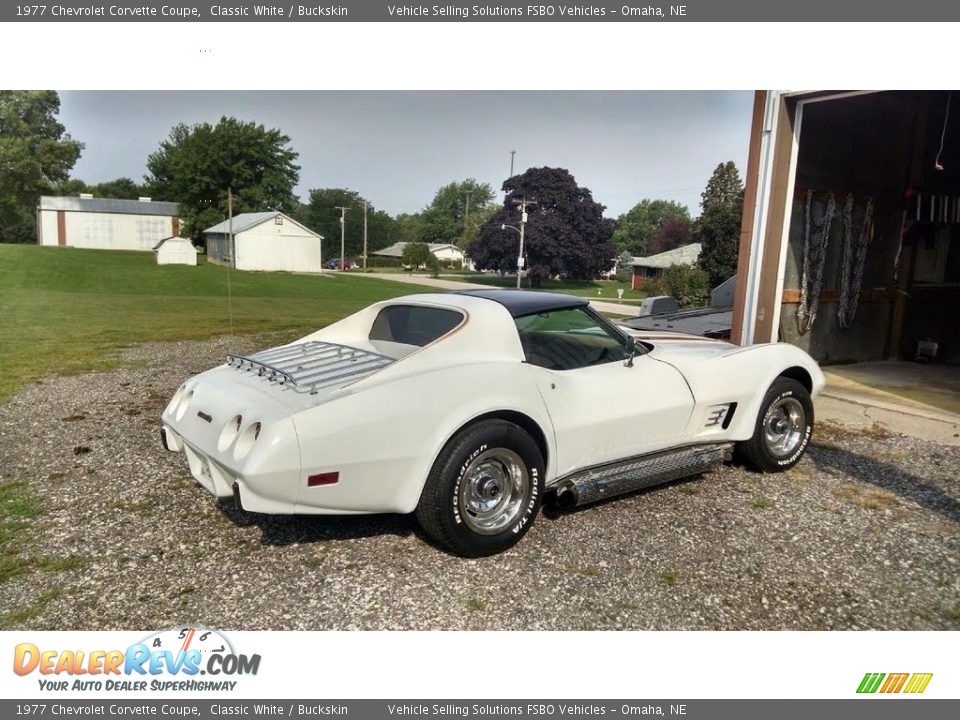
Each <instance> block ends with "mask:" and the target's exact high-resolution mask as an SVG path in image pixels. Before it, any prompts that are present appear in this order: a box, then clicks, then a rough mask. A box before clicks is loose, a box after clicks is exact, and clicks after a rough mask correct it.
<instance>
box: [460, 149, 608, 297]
mask: <svg viewBox="0 0 960 720" xmlns="http://www.w3.org/2000/svg"><path fill="white" fill-rule="evenodd" d="M503 189H504V190H505V191H506V192H507V197H506V201H505V203H504V207H503V208H501V209H500V210H498V211H497V212H496V213H494V214H493V215H492V216H491V218H490V219H489V220H488V221H487V222H486V224H484V226H483V229H482V230H481V231H480V235H479V236H478V237H477V239H476V240H474V241H473V242H472V243H470V245H469V247H468V249H467V250H468V252H467V254H468V255H469V256H470V257H471V258H472V259H473V261H474V262H475V263H476V265H477V267H478V268H479V269H481V270H482V269H491V270H501V271H505V272H515V271H516V268H517V250H518V247H519V243H518V240H519V238H518V237H517V233H516V232H515V231H514V230H512V229H511V228H509V227H506V228H504V227H503V226H504V225H513V226H516V225H517V223H519V221H520V218H519V216H518V209H517V207H516V204H515V201H516V200H519V199H520V198H526V199H528V200H536V203H537V204H536V205H531V206H529V207H528V219H527V224H526V227H525V244H524V254H525V255H526V268H527V274H528V277H529V278H530V284H531V286H532V287H539V286H540V283H541V281H542V280H543V278H548V277H550V276H552V275H563V276H565V277H568V278H572V279H579V280H589V279H591V278H593V277H595V276H596V275H597V273H599V272H600V271H601V270H606V269H607V268H609V267H610V265H611V258H613V255H614V252H613V246H612V245H611V243H610V236H611V235H612V234H613V230H614V228H615V227H616V222H615V221H614V220H612V219H609V218H604V217H603V211H604V209H605V208H604V206H603V205H601V204H600V203H598V202H595V201H594V199H593V196H592V195H591V194H590V190H588V189H587V188H585V187H580V186H579V185H577V181H576V180H575V179H574V177H573V175H571V174H570V172H569V171H568V170H565V169H563V168H550V167H542V168H530V169H529V170H527V171H526V172H525V173H523V174H522V175H516V176H514V177H512V178H509V179H508V180H507V181H506V182H505V183H504V184H503Z"/></svg>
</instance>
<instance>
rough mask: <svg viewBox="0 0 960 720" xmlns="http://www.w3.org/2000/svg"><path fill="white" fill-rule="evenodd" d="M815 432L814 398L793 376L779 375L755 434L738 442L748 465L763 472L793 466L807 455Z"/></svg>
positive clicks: (756, 426) (786, 468) (766, 398)
mask: <svg viewBox="0 0 960 720" xmlns="http://www.w3.org/2000/svg"><path fill="white" fill-rule="evenodd" d="M812 432H813V401H812V400H811V399H810V393H808V392H807V389H806V388H805V387H804V386H803V385H801V384H800V383H798V382H797V381H796V380H791V379H790V378H784V377H781V378H777V379H776V380H775V381H774V382H773V384H772V385H771V386H770V389H769V390H767V393H766V395H764V397H763V402H762V403H761V404H760V411H759V412H758V413H757V422H756V425H755V426H754V432H753V437H751V438H750V439H749V440H746V441H744V442H742V443H740V444H739V445H738V450H739V451H740V455H741V456H742V457H743V459H744V460H745V461H746V463H747V464H748V465H750V466H751V467H753V468H754V469H755V470H760V471H762V472H783V471H784V470H789V469H790V468H792V467H793V466H794V465H796V464H797V463H798V462H800V458H801V457H803V453H804V452H805V451H806V449H807V445H808V444H809V443H810V434H811V433H812Z"/></svg>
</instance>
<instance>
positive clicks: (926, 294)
mask: <svg viewBox="0 0 960 720" xmlns="http://www.w3.org/2000/svg"><path fill="white" fill-rule="evenodd" d="M788 237H789V244H788V248H787V252H786V262H785V267H784V282H783V294H782V305H781V314H780V320H781V322H780V334H781V337H782V339H784V340H786V341H788V342H791V343H794V344H796V345H799V346H801V347H803V348H805V349H806V350H808V351H809V352H810V353H811V355H813V357H815V358H816V359H817V360H819V361H820V362H822V363H825V364H829V363H847V362H857V361H870V360H885V359H901V360H917V359H919V360H922V361H928V362H934V363H947V364H960V322H958V317H960V239H958V238H960V96H958V95H957V94H956V93H954V92H951V91H916V92H914V91H909V92H899V91H896V92H879V93H865V94H855V95H852V96H847V97H837V98H832V97H831V98H825V99H823V100H819V101H817V102H808V103H806V104H805V105H804V106H803V110H802V118H801V125H800V135H799V147H798V151H797V160H796V175H795V180H794V192H793V196H792V214H791V220H790V226H789V235H788ZM818 291H819V303H817V302H816V298H817V297H818Z"/></svg>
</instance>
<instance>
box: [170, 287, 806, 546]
mask: <svg viewBox="0 0 960 720" xmlns="http://www.w3.org/2000/svg"><path fill="white" fill-rule="evenodd" d="M823 384H824V379H823V374H822V373H821V372H820V369H819V368H818V367H817V364H816V363H815V362H814V361H813V360H812V359H811V358H810V357H809V356H808V355H807V354H806V353H804V352H803V351H802V350H800V349H798V348H796V347H793V346H791V345H786V344H781V343H773V344H766V345H754V346H749V347H738V346H736V345H731V344H729V343H725V342H720V341H715V340H707V339H705V338H699V337H694V336H684V335H679V334H671V333H659V334H656V335H643V334H640V333H637V332H636V331H630V330H627V329H624V328H620V327H618V326H615V325H613V324H612V323H611V322H609V321H608V320H607V319H606V318H604V317H602V316H601V315H599V314H597V313H596V312H594V311H593V309H591V308H590V307H589V305H588V302H587V300H585V299H583V298H577V297H570V296H566V295H556V294H551V293H540V292H525V291H511V290H489V291H487V290H478V291H467V292H455V293H430V294H420V295H410V296H407V297H402V298H397V299H394V300H387V301H384V302H379V303H376V304H374V305H371V306H370V307H368V308H366V309H364V310H361V311H360V312H358V313H356V314H354V315H351V316H349V317H347V318H345V319H343V320H341V321H339V322H336V323H334V324H332V325H330V326H328V327H326V328H324V329H322V330H320V331H318V332H315V333H313V334H311V335H308V336H306V337H304V338H301V339H300V340H298V341H296V342H293V343H291V344H289V345H284V346H281V347H277V348H273V349H271V350H266V351H263V352H258V353H256V354H253V355H250V356H240V355H230V356H228V357H227V362H226V364H224V365H221V366H220V367H217V368H214V369H212V370H208V371H207V372H204V373H201V374H200V375H197V376H195V377H193V378H190V379H189V380H187V381H186V382H185V383H183V385H182V386H181V387H180V388H179V389H178V390H177V392H176V394H175V395H174V397H173V399H172V400H171V401H170V403H169V405H168V406H167V408H166V409H165V411H164V413H163V436H164V444H165V445H166V447H167V448H168V449H169V450H173V451H182V452H184V453H185V454H186V457H187V462H188V463H189V466H190V471H191V473H192V474H193V476H194V478H196V479H197V480H198V481H199V482H200V484H201V485H203V486H204V487H205V488H206V489H207V490H209V491H210V492H212V493H213V494H214V495H216V496H218V497H230V496H233V497H235V498H236V500H237V502H239V504H240V505H241V506H242V507H243V508H244V509H246V510H248V511H251V512H258V513H284V514H285V513H311V514H351V513H410V512H415V513H416V516H417V519H418V520H419V522H420V524H421V526H422V527H423V530H424V531H425V532H426V533H427V535H429V536H430V537H431V538H433V539H434V540H435V541H436V542H438V543H440V544H441V545H443V546H445V547H447V548H449V549H450V550H452V551H453V552H456V553H458V554H460V555H464V556H481V555H489V554H492V553H496V552H500V551H502V550H505V549H506V548H508V547H510V546H511V545H513V544H514V543H516V542H517V541H518V540H519V539H520V538H521V537H522V536H523V535H524V534H525V533H526V532H527V530H529V529H530V526H531V524H532V523H533V521H534V519H535V518H536V516H537V513H538V511H539V509H540V506H541V503H542V502H543V499H544V494H545V493H555V494H556V500H557V502H558V503H559V504H560V505H561V506H572V505H580V504H584V503H590V502H594V501H597V500H601V499H605V498H608V497H612V496H615V495H618V494H622V493H626V492H630V491H633V490H637V489H640V488H644V487H649V486H651V485H655V484H657V483H662V482H668V481H670V480H675V479H677V478H680V477H684V476H688V475H694V474H697V473H701V472H704V471H707V470H710V469H712V468H714V467H716V466H717V465H719V464H720V463H722V462H724V461H727V460H729V459H730V458H731V457H732V455H733V453H734V452H737V453H738V454H739V455H740V456H741V457H742V459H743V460H744V461H745V462H746V463H747V464H748V465H750V466H752V467H753V468H755V469H757V470H760V471H764V472H778V471H782V470H786V469H788V468H790V467H792V466H793V465H795V464H796V463H797V461H798V460H799V459H800V457H801V456H802V455H803V453H804V451H805V450H806V448H807V444H808V443H809V440H810V433H811V431H812V427H813V405H812V400H811V398H812V397H814V396H815V395H816V394H817V393H818V392H819V391H820V390H821V388H822V387H823Z"/></svg>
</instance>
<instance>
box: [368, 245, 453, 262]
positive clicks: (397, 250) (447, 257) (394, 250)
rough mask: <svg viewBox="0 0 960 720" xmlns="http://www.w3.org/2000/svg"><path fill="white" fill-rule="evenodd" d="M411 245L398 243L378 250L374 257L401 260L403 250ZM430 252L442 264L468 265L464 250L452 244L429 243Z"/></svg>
mask: <svg viewBox="0 0 960 720" xmlns="http://www.w3.org/2000/svg"><path fill="white" fill-rule="evenodd" d="M409 244H410V243H405V242H398V243H394V244H393V245H391V246H390V247H385V248H383V249H382V250H377V251H376V252H374V253H373V254H374V255H377V256H378V257H388V258H397V259H400V258H402V257H403V249H404V248H405V247H406V246H407V245H409ZM427 247H429V248H430V252H431V253H433V255H434V256H435V257H436V258H437V259H438V260H439V261H440V262H442V263H466V259H465V257H464V254H463V250H461V249H460V248H458V247H457V246H456V245H452V244H450V243H427Z"/></svg>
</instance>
